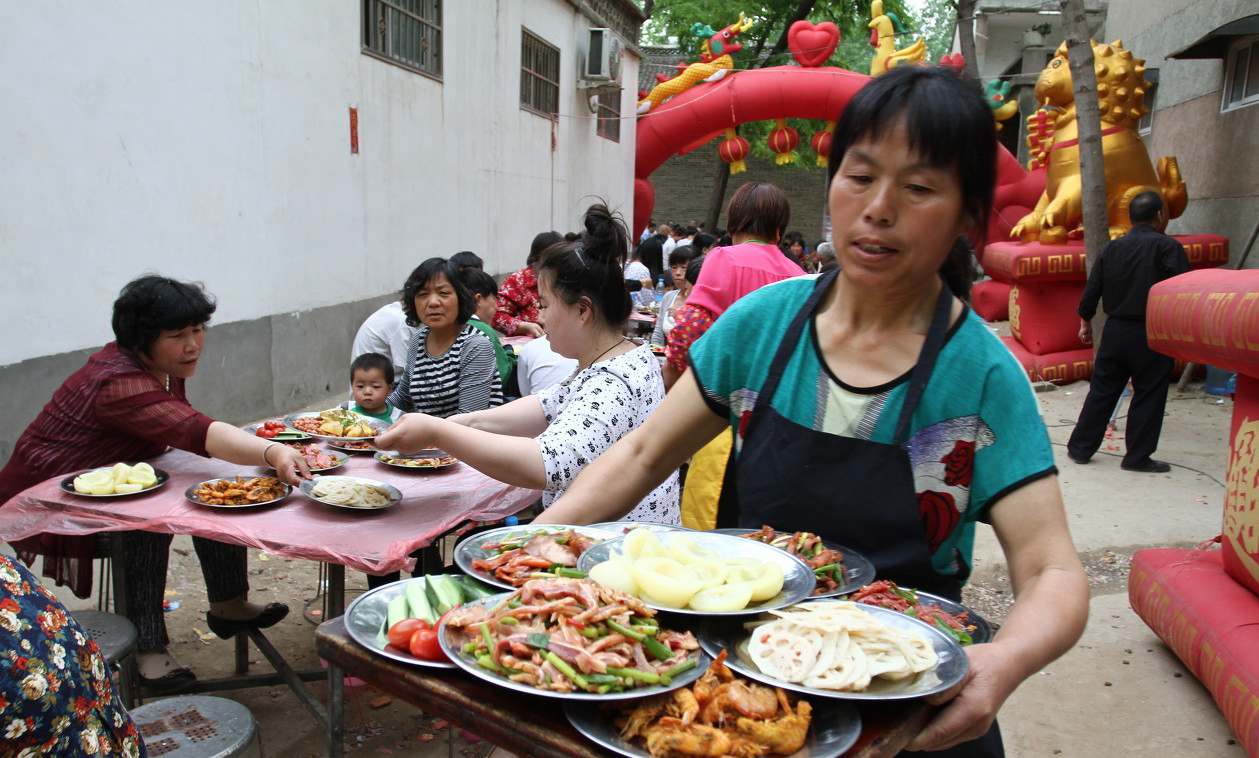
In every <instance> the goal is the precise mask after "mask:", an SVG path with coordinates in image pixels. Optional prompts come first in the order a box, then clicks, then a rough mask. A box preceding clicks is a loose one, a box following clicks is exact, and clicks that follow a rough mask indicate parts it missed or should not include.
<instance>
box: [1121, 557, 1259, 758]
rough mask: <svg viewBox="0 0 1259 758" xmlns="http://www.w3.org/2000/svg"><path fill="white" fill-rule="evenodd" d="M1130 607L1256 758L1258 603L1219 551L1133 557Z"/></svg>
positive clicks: (1258, 738)
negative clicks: (1230, 572)
mask: <svg viewBox="0 0 1259 758" xmlns="http://www.w3.org/2000/svg"><path fill="white" fill-rule="evenodd" d="M1128 600H1129V602H1131V604H1132V610H1134V611H1136V613H1137V615H1138V616H1140V617H1141V620H1142V621H1144V622H1145V623H1146V625H1147V626H1149V627H1150V629H1153V630H1154V633H1155V634H1157V635H1158V636H1159V637H1161V638H1162V639H1163V641H1164V642H1166V643H1167V646H1168V647H1170V648H1171V649H1172V650H1173V651H1174V652H1175V653H1176V656H1177V657H1179V658H1180V660H1181V661H1183V662H1184V664H1185V665H1186V666H1187V667H1189V670H1190V671H1192V672H1193V675H1194V676H1196V677H1198V679H1200V680H1201V681H1202V683H1203V684H1204V685H1205V686H1206V688H1207V690H1209V691H1210V692H1211V696H1212V697H1213V698H1215V703H1216V705H1218V706H1219V708H1220V711H1221V712H1222V713H1223V714H1224V718H1225V719H1226V720H1227V721H1228V724H1229V726H1230V727H1232V729H1233V733H1234V734H1236V735H1237V738H1238V740H1239V741H1240V742H1241V744H1242V747H1244V748H1245V749H1246V752H1247V753H1248V754H1249V755H1256V754H1259V597H1256V596H1255V595H1253V594H1251V593H1250V592H1249V591H1248V590H1247V589H1246V588H1244V587H1242V586H1241V585H1240V584H1238V583H1237V582H1235V581H1233V579H1232V578H1231V577H1229V576H1228V575H1227V574H1225V573H1224V567H1223V566H1222V565H1221V562H1220V552H1219V551H1218V550H1210V551H1206V550H1185V549H1183V548H1154V549H1150V550H1141V551H1139V552H1137V554H1136V555H1134V556H1133V557H1132V569H1131V572H1130V573H1129V575H1128Z"/></svg>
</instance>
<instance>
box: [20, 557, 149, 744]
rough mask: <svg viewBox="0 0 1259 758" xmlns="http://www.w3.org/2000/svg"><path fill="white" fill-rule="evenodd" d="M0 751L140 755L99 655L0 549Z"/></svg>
mask: <svg viewBox="0 0 1259 758" xmlns="http://www.w3.org/2000/svg"><path fill="white" fill-rule="evenodd" d="M0 745H3V749H2V750H0V754H3V755H6V756H9V755H12V756H20V757H21V758H27V757H28V756H31V757H33V756H42V755H55V756H89V755H91V756H106V755H117V756H122V758H139V757H140V756H144V755H147V753H146V751H145V749H144V743H143V741H142V740H141V739H140V735H139V733H138V731H137V730H136V725H135V723H134V722H133V721H132V720H131V716H130V715H128V713H127V711H126V709H125V708H124V707H123V704H122V701H121V700H120V699H119V698H118V696H117V694H116V693H115V692H114V690H113V681H112V679H111V677H110V673H109V668H108V667H107V666H106V665H105V657H104V655H103V654H102V653H101V651H100V648H98V647H97V645H96V643H95V642H94V641H93V640H92V639H91V638H90V637H88V636H87V634H86V633H85V632H84V631H83V628H82V627H80V626H79V623H78V622H77V621H75V620H74V618H73V617H72V616H70V615H69V614H68V613H67V612H66V609H65V606H63V605H62V604H61V603H60V602H59V601H58V600H57V598H56V596H54V595H53V594H52V593H51V592H49V591H48V590H47V589H45V588H44V586H43V585H41V584H40V583H39V581H38V580H37V579H36V578H35V577H34V575H32V574H31V573H30V572H29V571H27V570H26V568H25V567H24V566H22V565H21V564H19V563H17V562H16V561H14V560H13V559H11V558H8V557H5V556H0Z"/></svg>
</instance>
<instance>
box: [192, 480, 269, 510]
mask: <svg viewBox="0 0 1259 758" xmlns="http://www.w3.org/2000/svg"><path fill="white" fill-rule="evenodd" d="M253 478H255V477H243V476H242V477H220V478H218V479H207V480H205V481H204V482H198V483H196V484H194V485H192V486H191V487H189V488H188V489H186V490H184V497H186V498H188V502H190V503H194V504H196V505H199V506H201V507H202V508H219V509H221V510H225V511H242V510H248V509H251V508H262V507H265V506H268V505H274V504H276V503H278V502H280V501H281V500H283V499H284V498H286V497H288V496H289V493H291V492H292V491H293V486H292V485H290V484H286V483H285V482H280V486H281V487H283V488H284V494H283V495H281V496H279V497H277V498H274V499H272V500H264V501H262V502H261V503H245V504H243V505H216V504H213V503H206V502H203V501H201V500H198V499H197V496H196V495H194V494H193V493H194V492H195V491H196V489H197V488H198V487H200V486H201V485H203V484H209V483H211V482H223V481H232V480H234V479H253Z"/></svg>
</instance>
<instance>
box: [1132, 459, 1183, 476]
mask: <svg viewBox="0 0 1259 758" xmlns="http://www.w3.org/2000/svg"><path fill="white" fill-rule="evenodd" d="M1119 468H1121V469H1123V470H1124V471H1139V472H1141V473H1143V474H1166V473H1167V472H1168V471H1171V470H1172V467H1171V465H1170V464H1167V463H1164V462H1163V461H1156V460H1154V459H1153V458H1147V459H1145V460H1144V461H1142V462H1141V463H1133V464H1131V465H1129V464H1127V463H1121V464H1120V465H1119Z"/></svg>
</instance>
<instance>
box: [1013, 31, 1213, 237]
mask: <svg viewBox="0 0 1259 758" xmlns="http://www.w3.org/2000/svg"><path fill="white" fill-rule="evenodd" d="M1092 45H1093V57H1094V69H1095V71H1096V72H1097V98H1098V105H1099V106H1100V110H1101V117H1102V153H1103V155H1104V156H1105V163H1106V211H1107V219H1108V224H1109V226H1110V230H1109V231H1110V237H1111V239H1114V238H1115V237H1119V236H1122V235H1123V234H1125V233H1126V232H1127V231H1128V230H1129V229H1131V228H1132V222H1131V220H1129V218H1128V204H1129V202H1131V200H1132V198H1133V197H1135V196H1137V195H1138V194H1140V193H1142V192H1145V191H1147V190H1153V191H1155V192H1158V193H1159V194H1160V195H1161V196H1162V198H1163V205H1164V207H1165V208H1166V210H1167V217H1168V218H1169V219H1170V218H1176V217H1177V216H1179V215H1180V214H1181V213H1183V212H1184V210H1185V205H1186V203H1188V202H1189V195H1188V192H1187V191H1186V189H1185V183H1184V182H1183V181H1181V178H1180V168H1179V166H1177V164H1176V159H1175V158H1172V157H1165V158H1160V159H1159V161H1158V171H1157V173H1156V172H1155V170H1154V167H1153V166H1151V165H1150V157H1149V154H1148V153H1147V152H1146V150H1145V145H1144V143H1142V142H1141V138H1140V137H1138V136H1137V124H1138V123H1139V122H1140V120H1141V116H1142V115H1144V113H1145V106H1144V105H1143V103H1142V101H1143V99H1144V96H1145V92H1146V89H1147V88H1148V87H1149V84H1148V83H1147V82H1146V80H1145V61H1143V60H1141V59H1140V58H1133V57H1132V51H1130V50H1125V49H1124V47H1123V43H1122V42H1121V41H1119V40H1116V41H1114V42H1112V43H1110V44H1109V45H1102V44H1098V43H1097V42H1093V43H1092ZM1036 99H1037V101H1038V102H1040V103H1041V110H1042V111H1045V110H1048V111H1051V112H1054V113H1056V114H1057V118H1056V120H1055V122H1054V124H1053V126H1052V128H1050V129H1047V130H1030V129H1029V137H1028V147H1030V148H1031V152H1032V155H1033V156H1035V158H1034V162H1040V163H1043V164H1045V165H1046V166H1047V167H1048V171H1047V172H1046V177H1045V192H1044V193H1043V194H1042V195H1041V196H1040V201H1039V202H1037V203H1036V209H1035V210H1033V211H1032V212H1031V213H1029V214H1027V215H1026V216H1024V217H1023V218H1022V219H1021V220H1020V221H1019V222H1018V223H1017V224H1015V225H1014V228H1013V229H1011V230H1010V236H1011V237H1012V238H1015V239H1020V240H1022V241H1024V242H1031V241H1035V240H1039V241H1041V242H1046V243H1052V244H1059V243H1062V242H1065V241H1066V240H1067V238H1068V237H1070V238H1073V239H1078V238H1079V237H1080V236H1082V235H1083V229H1082V227H1081V221H1082V219H1083V216H1084V213H1083V210H1082V205H1083V204H1082V200H1081V198H1082V193H1081V187H1080V150H1079V132H1078V130H1077V126H1076V121H1075V99H1074V96H1073V93H1072V86H1071V68H1070V66H1069V65H1068V64H1067V46H1066V43H1063V44H1062V45H1061V46H1060V47H1059V48H1058V50H1057V52H1056V53H1055V54H1054V57H1053V59H1052V60H1050V61H1049V65H1047V66H1045V69H1044V70H1043V71H1041V73H1040V78H1038V79H1037V80H1036ZM1036 118H1038V117H1037V116H1035V115H1033V116H1032V117H1031V118H1029V119H1028V122H1029V126H1030V125H1031V122H1032V120H1033V119H1036ZM1041 120H1042V122H1043V120H1044V119H1043V118H1042V119H1041Z"/></svg>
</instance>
